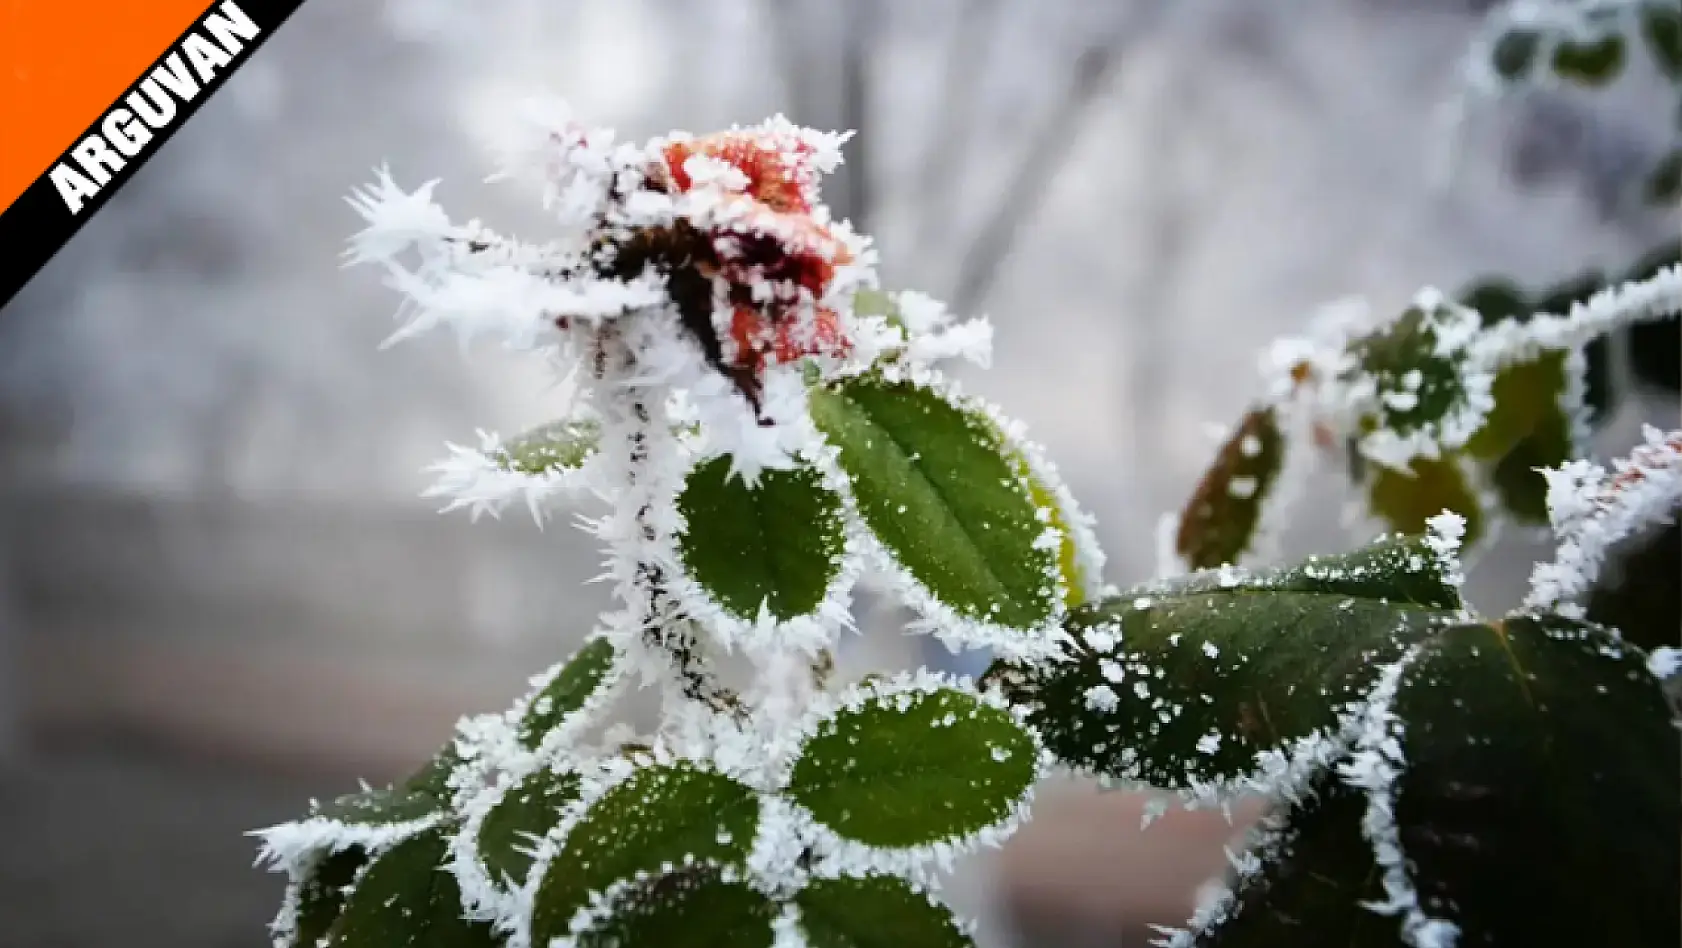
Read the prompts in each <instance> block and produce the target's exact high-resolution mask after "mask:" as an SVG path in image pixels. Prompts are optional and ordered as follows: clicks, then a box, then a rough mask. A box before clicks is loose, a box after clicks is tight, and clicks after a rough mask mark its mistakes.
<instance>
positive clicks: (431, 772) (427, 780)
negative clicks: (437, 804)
mask: <svg viewBox="0 0 1682 948" xmlns="http://www.w3.org/2000/svg"><path fill="white" fill-rule="evenodd" d="M461 763H462V759H461V753H460V752H459V751H457V750H456V742H455V741H454V740H451V741H450V742H449V743H448V744H445V745H444V747H443V748H442V749H441V750H439V751H438V753H436V754H434V755H432V759H431V760H429V761H427V762H426V764H425V765H424V766H422V767H421V769H419V770H417V771H415V772H414V773H413V774H412V775H410V777H409V779H408V780H406V781H404V783H403V787H404V789H406V790H408V791H410V792H411V793H420V794H426V795H428V796H433V797H437V798H438V799H439V800H449V799H450V798H451V796H452V795H453V794H452V792H451V790H450V774H452V773H454V772H455V769H456V768H457V767H460V766H461Z"/></svg>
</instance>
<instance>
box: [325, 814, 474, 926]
mask: <svg viewBox="0 0 1682 948" xmlns="http://www.w3.org/2000/svg"><path fill="white" fill-rule="evenodd" d="M448 852H449V841H448V839H447V838H446V836H445V830H444V829H443V828H442V827H440V828H435V829H431V830H427V831H426V832H424V833H418V834H416V835H414V836H411V837H409V838H408V839H406V840H404V841H402V842H400V843H398V844H397V845H396V846H393V847H392V848H391V849H389V850H387V851H386V852H384V853H382V854H381V855H380V856H379V857H378V858H376V859H375V860H374V861H373V863H372V864H371V865H370V866H369V867H368V869H367V871H366V872H365V873H364V874H363V876H362V878H361V879H360V880H358V881H357V883H356V888H355V889H354V890H353V891H352V892H351V895H350V897H349V898H348V899H347V900H346V901H345V906H344V911H343V913H342V914H340V916H339V918H338V921H336V922H334V923H333V927H332V929H331V930H330V931H329V932H328V934H327V941H326V944H325V946H324V948H493V946H495V945H498V944H500V939H499V938H497V937H496V935H495V933H494V932H493V930H492V928H491V926H490V924H489V923H488V922H475V921H468V920H467V918H466V917H465V915H464V913H463V909H462V901H461V890H460V888H459V887H458V886H457V885H456V878H455V876H454V875H451V874H450V873H449V872H447V871H445V870H444V868H443V867H444V863H445V861H446V860H447V858H448Z"/></svg>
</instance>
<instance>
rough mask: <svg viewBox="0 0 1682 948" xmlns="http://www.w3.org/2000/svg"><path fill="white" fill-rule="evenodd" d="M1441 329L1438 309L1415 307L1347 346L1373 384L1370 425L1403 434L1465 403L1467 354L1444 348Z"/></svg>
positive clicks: (1447, 414) (1431, 422)
mask: <svg viewBox="0 0 1682 948" xmlns="http://www.w3.org/2000/svg"><path fill="white" fill-rule="evenodd" d="M1445 331H1447V327H1445V326H1444V324H1443V323H1442V322H1441V317H1440V315H1439V314H1438V312H1431V313H1428V312H1426V310H1424V309H1422V308H1420V307H1418V306H1415V307H1413V308H1410V309H1409V310H1408V311H1407V312H1405V313H1403V314H1402V316H1401V317H1400V318H1399V319H1397V320H1396V321H1395V322H1394V323H1391V324H1390V325H1388V326H1386V327H1384V328H1383V329H1381V330H1379V331H1377V332H1375V333H1373V334H1372V335H1369V336H1366V337H1364V338H1362V339H1359V340H1357V341H1356V342H1355V343H1354V344H1353V345H1352V346H1351V347H1350V351H1351V354H1352V355H1353V356H1354V357H1355V359H1356V363H1357V369H1356V371H1357V372H1359V373H1361V374H1362V375H1364V376H1366V377H1368V378H1370V379H1371V380H1372V382H1373V384H1374V385H1375V386H1376V389H1377V391H1376V397H1377V401H1378V408H1377V414H1376V416H1375V417H1374V418H1373V419H1371V422H1370V423H1371V424H1373V425H1376V426H1377V427H1379V428H1382V429H1385V430H1389V431H1393V432H1396V433H1397V434H1401V435H1407V434H1411V433H1413V432H1415V431H1419V430H1421V429H1425V428H1427V427H1429V426H1433V425H1437V424H1439V423H1441V422H1442V421H1443V420H1444V419H1445V418H1447V417H1448V416H1449V415H1450V414H1451V413H1453V412H1456V411H1458V410H1460V409H1461V408H1462V407H1463V406H1464V405H1465V404H1466V402H1467V398H1468V396H1467V391H1466V386H1465V379H1464V366H1465V354H1464V351H1463V350H1461V349H1457V348H1454V347H1445V345H1444V344H1445V341H1446V340H1445V339H1444V333H1445Z"/></svg>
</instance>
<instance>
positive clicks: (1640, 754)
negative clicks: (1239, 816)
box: [1199, 616, 1682, 948]
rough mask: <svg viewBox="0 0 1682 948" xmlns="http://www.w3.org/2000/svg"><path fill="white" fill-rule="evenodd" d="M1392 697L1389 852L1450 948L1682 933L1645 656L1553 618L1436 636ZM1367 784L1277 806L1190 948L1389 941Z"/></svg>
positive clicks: (1643, 940) (1680, 756)
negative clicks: (1273, 842)
mask: <svg viewBox="0 0 1682 948" xmlns="http://www.w3.org/2000/svg"><path fill="white" fill-rule="evenodd" d="M1421 648H1422V651H1421V652H1420V654H1419V655H1418V656H1417V658H1416V659H1415V660H1414V661H1413V663H1412V664H1411V665H1410V666H1409V667H1408V668H1407V670H1406V671H1405V672H1404V674H1403V676H1402V679H1401V683H1400V688H1399V690H1398V692H1397V696H1396V699H1395V702H1394V705H1393V710H1394V712H1395V714H1396V715H1397V717H1398V719H1399V721H1400V723H1401V727H1400V728H1399V730H1398V731H1397V732H1396V733H1395V734H1394V736H1395V737H1396V739H1397V740H1398V741H1399V751H1400V755H1401V758H1402V760H1403V761H1404V762H1405V766H1404V768H1403V769H1402V770H1401V773H1400V776H1399V778H1398V779H1397V781H1396V783H1395V784H1394V786H1393V787H1391V788H1390V790H1389V792H1391V793H1393V794H1394V810H1393V812H1394V817H1395V837H1394V838H1395V841H1396V842H1398V843H1399V844H1400V846H1401V848H1402V851H1403V852H1404V853H1405V854H1406V861H1405V863H1404V864H1405V866H1406V867H1407V869H1408V876H1409V879H1410V880H1411V885H1412V886H1413V887H1414V888H1415V891H1416V892H1417V895H1418V899H1419V905H1420V907H1421V908H1422V910H1423V911H1424V913H1425V915H1427V916H1430V917H1432V918H1437V919H1442V920H1447V921H1449V922H1452V923H1453V924H1455V925H1456V926H1458V927H1459V928H1460V937H1459V941H1458V944H1461V945H1491V946H1503V945H1555V944H1558V945H1600V944H1607V945H1613V944H1617V945H1643V946H1646V945H1651V946H1660V945H1673V944H1676V943H1677V940H1678V938H1679V937H1682V928H1679V925H1682V914H1679V913H1678V912H1677V907H1678V904H1679V902H1678V892H1679V891H1682V888H1679V887H1682V849H1679V847H1678V846H1677V841H1678V839H1682V794H1679V793H1678V775H1679V773H1682V753H1679V749H1682V745H1679V744H1678V739H1677V734H1676V731H1675V728H1674V726H1673V724H1672V722H1671V719H1670V713H1669V709H1668V707H1667V706H1666V703H1665V700H1664V698H1663V696H1662V692H1661V690H1660V689H1659V687H1658V685H1657V683H1656V682H1655V681H1653V679H1652V678H1651V677H1650V676H1649V675H1648V674H1647V672H1646V670H1645V667H1644V659H1643V656H1642V655H1641V654H1640V653H1639V652H1636V651H1634V650H1631V649H1628V648H1627V647H1625V646H1622V645H1620V644H1619V643H1618V642H1617V641H1616V640H1615V639H1614V638H1612V637H1611V636H1609V635H1608V634H1607V633H1605V632H1604V631H1602V630H1600V629H1598V628H1595V627H1592V626H1585V625H1581V624H1577V623H1572V622H1569V621H1567V620H1563V619H1559V618H1531V617H1523V616H1519V617H1511V618H1509V619H1507V620H1505V621H1503V622H1491V623H1483V624H1460V625H1452V626H1445V627H1443V628H1442V629H1440V630H1439V631H1438V632H1437V633H1436V634H1435V635H1433V636H1432V637H1431V638H1430V639H1429V640H1428V641H1425V642H1423V643H1422V644H1421ZM1368 810H1369V800H1368V797H1367V795H1366V793H1365V792H1363V791H1360V790H1357V789H1355V788H1353V787H1351V786H1347V785H1344V784H1342V783H1341V782H1339V781H1338V780H1337V779H1336V778H1332V777H1327V778H1322V780H1321V781H1320V782H1319V783H1318V784H1317V786H1316V791H1315V794H1314V795H1313V796H1312V798H1311V799H1310V800H1309V801H1308V802H1306V803H1305V804H1303V805H1302V806H1300V807H1298V808H1297V809H1295V810H1292V811H1287V812H1283V813H1281V814H1279V815H1278V816H1277V817H1276V818H1278V819H1281V820H1283V821H1284V823H1285V826H1286V829H1285V832H1284V834H1283V840H1282V843H1281V844H1280V845H1277V846H1275V847H1273V848H1272V849H1271V851H1270V853H1269V855H1268V856H1267V858H1266V863H1265V866H1264V871H1263V872H1262V873H1260V874H1258V875H1256V876H1254V877H1252V878H1251V879H1250V880H1248V881H1247V882H1246V884H1244V885H1242V886H1240V887H1239V889H1238V892H1237V902H1236V910H1235V912H1234V913H1233V915H1232V917H1231V918H1229V919H1228V920H1227V921H1225V922H1224V923H1222V924H1220V925H1219V926H1218V927H1216V928H1215V929H1214V930H1213V931H1211V932H1208V933H1206V934H1205V935H1204V937H1203V938H1202V939H1200V940H1199V944H1202V945H1209V946H1226V948H1247V946H1257V948H1270V946H1273V945H1278V944H1293V945H1306V946H1311V948H1313V946H1321V945H1324V946H1328V948H1330V946H1339V948H1390V946H1401V945H1402V944H1403V943H1404V942H1403V939H1402V925H1401V921H1402V920H1401V918H1399V917H1385V916H1381V915H1378V914H1376V913H1374V912H1371V911H1369V910H1368V909H1366V908H1364V907H1363V903H1383V902H1386V901H1388V898H1387V894H1386V891H1385V889H1384V887H1383V885H1382V884H1381V878H1382V873H1381V868H1380V866H1379V864H1378V863H1377V862H1376V861H1375V859H1374V848H1373V846H1372V845H1371V844H1370V843H1369V842H1368V841H1367V840H1366V839H1364V838H1363V835H1362V821H1363V817H1364V816H1365V815H1366V813H1367V812H1368Z"/></svg>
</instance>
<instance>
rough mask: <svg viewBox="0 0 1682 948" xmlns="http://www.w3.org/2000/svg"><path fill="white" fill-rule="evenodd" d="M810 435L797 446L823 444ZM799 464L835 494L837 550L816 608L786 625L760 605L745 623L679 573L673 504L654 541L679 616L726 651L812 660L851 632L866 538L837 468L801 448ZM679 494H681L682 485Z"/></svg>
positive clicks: (678, 520)
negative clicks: (770, 651) (792, 654)
mask: <svg viewBox="0 0 1682 948" xmlns="http://www.w3.org/2000/svg"><path fill="white" fill-rule="evenodd" d="M800 416H801V418H802V419H803V424H805V425H810V424H811V422H810V420H809V418H807V417H806V413H804V412H802V413H800ZM809 434H810V437H809V438H806V437H803V438H802V439H801V442H802V444H805V445H823V442H822V439H821V437H820V436H819V435H818V433H817V432H816V430H815V429H814V430H812V431H811V432H809ZM821 451H822V452H833V451H834V449H833V448H831V447H829V446H828V445H823V447H822V449H821ZM716 457H717V455H709V456H703V457H698V458H696V459H695V460H694V463H693V464H691V465H690V466H689V467H688V468H686V469H685V471H684V475H683V479H682V480H681V481H680V485H681V484H683V483H687V480H688V477H689V475H690V473H692V472H693V471H694V470H695V469H697V468H699V467H700V466H701V465H703V464H706V463H707V462H708V461H711V460H714V459H715V458H716ZM798 460H800V461H802V462H803V463H805V464H806V465H807V466H809V467H810V468H811V469H812V470H813V471H815V472H816V473H817V475H818V482H819V486H821V487H822V488H823V489H824V490H827V491H829V492H830V493H831V494H834V495H835V497H836V498H837V501H838V507H839V514H840V522H841V551H840V553H839V555H838V557H837V560H836V563H835V571H834V573H833V574H832V575H831V576H830V578H829V582H828V584H827V585H826V586H825V588H824V595H823V601H822V602H820V603H819V605H818V607H817V609H815V610H813V611H812V612H809V613H806V614H805V615H800V616H795V617H794V618H792V619H786V620H785V619H778V618H777V617H776V616H773V615H772V614H771V613H770V611H769V610H767V609H766V608H765V607H764V604H763V603H762V604H761V606H760V614H759V616H758V617H756V618H755V619H752V620H749V619H745V618H743V617H742V616H739V615H737V614H736V613H735V612H734V611H732V610H730V609H729V608H727V607H726V606H725V605H724V604H723V603H721V602H719V601H718V600H717V599H716V598H715V597H714V596H713V595H712V593H711V592H709V591H708V590H707V588H706V586H705V585H703V584H702V583H701V582H699V581H698V580H696V579H695V577H693V576H691V575H690V574H689V572H688V570H686V569H683V568H681V566H682V563H683V556H682V554H681V552H680V550H679V544H680V543H681V542H682V536H683V532H684V529H685V528H686V526H687V524H686V523H685V522H684V519H683V514H682V513H681V512H680V511H679V510H678V509H677V504H676V503H675V502H674V503H673V504H672V507H671V509H670V510H669V511H667V512H666V513H665V515H664V517H663V519H665V520H667V521H669V522H670V528H669V529H667V530H664V531H662V537H661V539H660V541H659V542H660V546H661V552H662V556H663V558H664V559H665V561H666V562H668V563H671V564H673V566H674V568H673V569H671V570H670V571H669V572H670V576H669V577H668V579H667V583H666V590H667V592H668V593H669V594H670V595H671V596H672V598H673V599H675V600H676V602H677V604H678V606H679V608H680V610H681V611H682V613H683V614H684V615H685V616H687V617H688V618H690V619H692V620H694V621H695V622H696V623H698V624H699V625H700V626H701V627H702V628H704V629H706V630H707V632H708V633H709V634H710V636H711V637H712V639H713V640H714V641H715V642H717V643H718V645H719V647H720V648H722V649H724V650H725V651H726V652H729V651H731V650H733V649H735V648H736V647H737V646H740V647H742V648H744V649H749V650H755V649H767V648H772V647H777V648H793V649H796V650H798V651H799V652H801V653H803V654H806V655H809V656H810V655H816V654H817V653H818V652H819V651H821V650H823V649H826V648H830V647H832V646H833V645H834V644H835V638H836V635H837V632H838V631H839V630H840V629H844V628H850V627H852V624H853V618H852V593H853V587H854V586H856V585H857V583H858V580H859V577H860V576H862V575H863V574H864V572H865V568H866V566H867V555H866V550H867V544H868V539H867V533H866V532H865V531H861V530H860V529H859V527H860V525H861V524H860V523H859V521H858V519H857V518H856V516H854V515H853V513H852V512H851V508H850V504H851V494H850V493H848V491H847V483H846V480H845V475H844V474H842V473H841V472H840V469H839V465H838V464H836V463H834V462H833V460H832V459H829V458H824V457H823V456H822V455H821V454H820V453H819V449H816V448H804V449H803V450H802V452H801V457H800V458H799V459H798ZM679 490H682V487H681V486H680V487H679Z"/></svg>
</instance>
